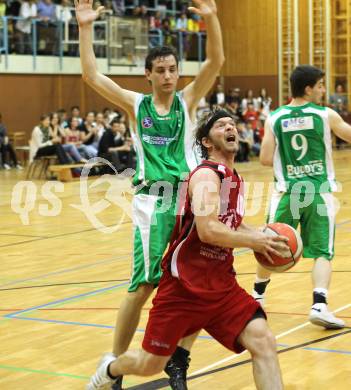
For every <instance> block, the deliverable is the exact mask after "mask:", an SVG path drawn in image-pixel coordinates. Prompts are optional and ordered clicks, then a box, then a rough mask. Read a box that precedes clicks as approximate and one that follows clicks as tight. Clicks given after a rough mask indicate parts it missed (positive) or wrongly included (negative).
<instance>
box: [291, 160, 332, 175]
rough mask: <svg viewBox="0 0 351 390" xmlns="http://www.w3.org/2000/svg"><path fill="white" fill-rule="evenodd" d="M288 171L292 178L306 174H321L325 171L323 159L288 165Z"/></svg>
mask: <svg viewBox="0 0 351 390" xmlns="http://www.w3.org/2000/svg"><path fill="white" fill-rule="evenodd" d="M286 171H287V174H288V177H289V178H290V179H293V178H299V177H304V176H319V175H323V173H324V166H323V162H322V161H317V162H311V163H310V164H306V165H297V166H294V165H289V164H288V165H287V166H286Z"/></svg>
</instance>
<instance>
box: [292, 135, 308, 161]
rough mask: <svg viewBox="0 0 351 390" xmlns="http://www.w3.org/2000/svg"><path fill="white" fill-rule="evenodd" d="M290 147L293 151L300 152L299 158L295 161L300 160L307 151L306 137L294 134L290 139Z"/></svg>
mask: <svg viewBox="0 0 351 390" xmlns="http://www.w3.org/2000/svg"><path fill="white" fill-rule="evenodd" d="M291 146H292V147H293V149H294V150H296V151H298V152H301V154H300V156H299V157H298V158H297V161H299V160H301V159H302V158H303V157H304V156H305V154H306V153H307V149H308V142H307V139H306V137H305V136H304V135H302V134H295V135H294V136H293V137H292V138H291Z"/></svg>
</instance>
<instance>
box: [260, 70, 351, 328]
mask: <svg viewBox="0 0 351 390" xmlns="http://www.w3.org/2000/svg"><path fill="white" fill-rule="evenodd" d="M323 77H324V72H323V71H321V70H320V69H318V68H316V67H314V66H309V65H301V66H298V67H296V68H295V70H294V71H293V72H292V74H291V76H290V85H291V92H292V96H293V99H292V101H291V103H290V104H288V105H286V106H282V107H280V108H278V109H277V110H276V111H274V112H272V113H271V114H270V116H269V117H268V118H267V120H266V124H265V135H264V138H263V142H262V149H261V154H260V161H261V163H262V164H263V165H268V166H273V171H274V181H275V191H274V193H273V195H272V198H271V201H270V212H269V216H268V222H285V223H287V224H289V225H291V226H293V227H294V228H296V227H297V226H298V224H300V227H301V236H302V240H303V244H304V250H303V256H304V257H307V258H313V259H314V266H313V270H312V280H313V305H312V308H311V311H310V316H309V319H310V322H311V323H313V324H315V325H319V326H323V327H325V328H327V329H339V328H343V327H344V325H345V324H344V321H342V320H341V319H339V318H336V317H335V316H334V315H333V314H332V313H331V312H330V311H329V310H328V307H327V298H328V288H329V284H330V280H331V274H332V266H331V260H332V259H333V256H334V232H335V214H336V208H335V205H334V197H333V194H332V193H333V191H335V190H336V182H335V174H334V168H333V160H332V136H331V130H332V131H333V132H334V133H335V134H336V135H337V136H338V137H340V138H342V139H343V140H345V141H348V142H351V126H349V125H348V124H347V123H346V122H344V121H343V119H342V118H341V117H340V115H339V114H338V113H337V112H335V111H334V110H332V109H330V108H328V107H322V106H320V105H319V104H320V103H321V100H322V97H323V95H324V93H325V87H324V83H323ZM270 274H271V273H270V272H269V271H267V270H265V269H264V268H262V267H261V266H258V269H257V274H256V282H255V284H254V291H253V296H254V298H255V299H256V300H258V301H260V302H261V303H262V304H263V300H264V293H265V289H266V287H267V284H268V283H269V280H270V279H269V278H270Z"/></svg>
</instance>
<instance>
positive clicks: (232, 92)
mask: <svg viewBox="0 0 351 390" xmlns="http://www.w3.org/2000/svg"><path fill="white" fill-rule="evenodd" d="M225 99H226V103H228V104H230V103H232V102H236V103H238V105H239V110H240V107H241V97H240V88H238V87H236V88H230V89H229V91H228V95H227V96H226V98H225Z"/></svg>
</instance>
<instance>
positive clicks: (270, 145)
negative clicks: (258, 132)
mask: <svg viewBox="0 0 351 390" xmlns="http://www.w3.org/2000/svg"><path fill="white" fill-rule="evenodd" d="M275 147H276V143H275V137H274V134H273V130H272V128H271V125H270V123H269V118H267V119H266V122H265V124H264V136H263V140H262V145H261V151H260V162H261V164H262V165H267V166H273V157H274V152H275Z"/></svg>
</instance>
